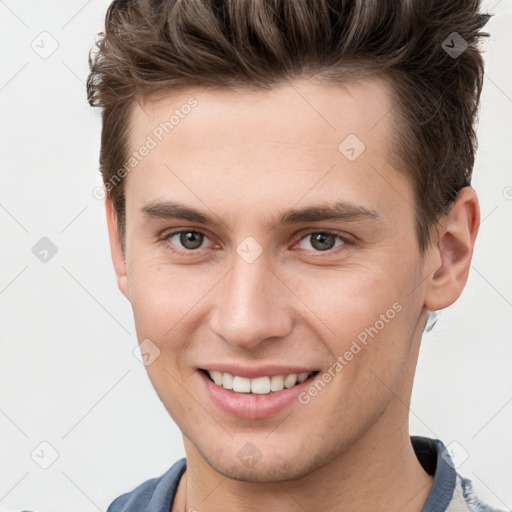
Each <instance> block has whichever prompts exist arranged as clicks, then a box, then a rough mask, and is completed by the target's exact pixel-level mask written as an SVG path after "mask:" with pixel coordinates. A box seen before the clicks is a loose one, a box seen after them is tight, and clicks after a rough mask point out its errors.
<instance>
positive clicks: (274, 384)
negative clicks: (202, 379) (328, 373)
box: [199, 368, 320, 396]
mask: <svg viewBox="0 0 512 512" xmlns="http://www.w3.org/2000/svg"><path fill="white" fill-rule="evenodd" d="M199 371H200V372H201V373H202V374H203V375H205V376H206V378H207V379H208V380H210V381H211V382H213V383H214V384H215V385H216V386H218V387H219V388H222V389H224V390H226V391H231V392H232V393H237V394H245V395H254V396H256V395H272V394H275V393H279V392H281V391H283V390H285V389H290V388H293V387H296V386H300V385H302V384H303V383H305V382H306V381H310V380H312V379H314V378H315V377H316V375H318V374H319V373H320V370H315V371H311V372H303V373H299V374H296V373H292V374H288V375H285V374H283V375H273V376H262V377H257V378H253V379H249V378H246V377H241V376H238V375H232V374H230V373H222V372H219V371H215V370H213V371H212V370H206V369H203V368H199Z"/></svg>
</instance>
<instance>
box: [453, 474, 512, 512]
mask: <svg viewBox="0 0 512 512" xmlns="http://www.w3.org/2000/svg"><path fill="white" fill-rule="evenodd" d="M452 503H454V504H459V503H460V504H464V505H466V507H467V508H466V509H464V510H468V511H469V512H506V510H505V509H502V508H496V507H493V506H491V505H489V504H487V503H485V502H484V501H482V500H481V499H480V498H478V497H477V495H476V494H475V491H474V489H473V483H472V482H471V480H469V479H468V478H464V477H463V476H461V475H459V474H457V482H456V485H455V491H454V493H453V500H452ZM455 510H458V509H457V508H454V511H455ZM460 510H463V509H460Z"/></svg>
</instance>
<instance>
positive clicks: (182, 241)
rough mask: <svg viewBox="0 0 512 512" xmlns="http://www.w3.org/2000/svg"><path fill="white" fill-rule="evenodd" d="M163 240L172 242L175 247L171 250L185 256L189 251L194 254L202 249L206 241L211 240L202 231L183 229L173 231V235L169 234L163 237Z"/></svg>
mask: <svg viewBox="0 0 512 512" xmlns="http://www.w3.org/2000/svg"><path fill="white" fill-rule="evenodd" d="M173 239H174V240H173ZM163 240H165V241H167V242H170V244H171V245H172V246H173V247H172V248H171V250H173V251H174V252H177V253H183V254H185V253H187V252H188V251H192V252H194V251H196V250H197V249H199V248H201V245H202V244H203V242H204V241H205V240H209V238H208V237H207V236H206V235H205V234H204V233H201V232H200V231H195V230H192V229H182V230H180V231H172V232H171V233H168V234H167V235H165V236H164V237H163ZM180 245H181V247H180ZM176 247H177V248H176Z"/></svg>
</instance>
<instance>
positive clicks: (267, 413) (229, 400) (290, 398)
mask: <svg viewBox="0 0 512 512" xmlns="http://www.w3.org/2000/svg"><path fill="white" fill-rule="evenodd" d="M199 374H200V376H201V379H202V380H203V382H204V385H205V387H206V392H207V393H208V395H209V397H210V398H211V400H212V402H213V403H214V404H216V405H217V406H218V407H219V408H220V409H222V410H223V411H224V412H226V413H228V414H231V415H233V416H237V417H239V418H247V419H251V420H254V419H259V418H269V417H271V416H274V415H275V414H277V413H279V412H281V411H282V410H284V409H286V408H287V407H289V406H290V405H291V404H292V403H293V402H295V401H298V396H299V395H300V394H301V393H302V392H303V391H305V390H306V389H307V388H308V387H309V385H310V384H311V383H312V382H313V380H314V379H315V378H316V377H317V376H318V373H316V374H312V375H310V376H309V377H308V378H307V379H306V380H305V381H304V382H301V383H300V384H298V385H295V386H292V387H291V388H285V389H283V390H282V391H271V392H270V393H268V394H266V395H258V394H253V393H236V392H235V391H230V390H228V389H224V388H223V387H222V386H217V384H215V383H214V382H212V381H211V380H210V379H209V378H208V376H207V375H206V374H205V373H204V372H203V371H199Z"/></svg>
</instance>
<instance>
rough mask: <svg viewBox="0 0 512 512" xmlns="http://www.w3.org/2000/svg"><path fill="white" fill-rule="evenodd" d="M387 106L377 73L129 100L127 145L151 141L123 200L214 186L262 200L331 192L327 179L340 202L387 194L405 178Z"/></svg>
mask: <svg viewBox="0 0 512 512" xmlns="http://www.w3.org/2000/svg"><path fill="white" fill-rule="evenodd" d="M393 106H394V105H393V100H392V95H391V90H390V86H389V85H388V83H387V82H385V81H384V80H382V79H376V78H372V79H365V80H361V81H359V82H356V83H348V84H345V85H342V86H341V85H336V86H333V85H327V84H320V83H318V82H315V81H307V80H304V81H297V82H293V83H289V84H286V85H282V86H279V87H274V88H272V89H270V90H265V91H242V90H233V89H199V88H188V89H182V90H180V91H175V92H173V93H170V94H169V95H167V96H164V97H160V98H159V99H158V101H151V100H150V101H148V102H144V103H143V104H140V103H138V102H137V103H135V104H134V109H133V112H132V117H131V126H130V128H131V130H130V135H129V150H130V153H134V152H139V153H140V149H141V148H143V147H144V146H148V147H149V146H151V148H150V149H149V150H145V151H144V153H145V155H144V156H143V157H142V158H140V160H139V161H138V162H137V165H136V167H135V168H134V170H133V171H132V172H130V173H128V175H127V178H126V180H127V181H126V189H125V190H126V196H127V204H128V202H129V201H130V202H133V201H136V202H137V203H139V204H140V203H141V202H142V201H148V200H152V199H154V198H155V196H162V197H164V196H168V195H172V194H173V193H174V194H176V195H178V196H180V197H181V196H183V195H186V196H187V197H188V198H190V199H191V200H192V201H193V202H194V203H195V204H197V205H199V202H198V198H200V197H203V198H204V197H209V198H210V200H211V198H212V195H214V194H215V192H217V196H218V197H222V198H223V200H225V201H234V200H235V199H236V197H238V198H239V199H244V200H247V201H248V200H250V199H251V198H253V200H254V202H255V203H258V202H261V199H262V198H266V199H268V200H269V202H268V204H267V207H270V205H271V204H272V200H273V199H276V200H277V199H278V198H279V197H289V199H290V200H292V199H294V200H295V201H297V200H298V199H299V198H300V197H301V196H304V195H305V194H306V193H307V194H308V195H309V198H311V199H312V198H314V197H317V198H321V197H322V196H323V195H325V194H326V193H327V194H331V195H332V194H333V186H336V187H337V190H338V195H341V196H346V197H345V199H347V200H348V201H352V202H356V200H358V201H359V202H360V203H362V204H364V202H365V201H364V198H365V196H367V197H368V198H370V199H371V200H377V202H379V198H378V195H380V196H382V197H381V202H382V199H383V198H386V194H388V200H390V201H392V200H393V197H391V196H396V194H397V190H396V187H397V186H398V185H397V183H394V182H396V181H400V180H402V181H403V177H400V173H398V172H397V167H396V166H395V164H394V159H393V154H394V152H393V148H394V144H395V142H396V141H395V139H394V136H393V134H394V128H393V127H394V124H395V120H394V117H393ZM148 142H149V144H148ZM327 174H328V175H329V176H327V177H325V176H326V175H327ZM386 180H387V181H388V182H389V181H390V180H391V182H393V183H391V185H390V186H388V187H387V189H385V188H384V182H385V181H386ZM370 182H372V186H373V187H374V190H373V191H372V190H370V188H371V187H369V183H370ZM400 186H402V188H403V184H402V185H400ZM393 189H394V190H393ZM234 191H236V196H235V195H234ZM409 192H410V191H407V190H406V191H402V194H401V195H402V196H403V195H404V194H405V195H406V196H407V195H409ZM372 194H373V196H374V197H371V196H372ZM130 196H131V197H132V200H133V201H131V200H130ZM228 198H229V199H228ZM341 199H343V197H341ZM394 200H395V201H396V197H395V198H394ZM411 201H412V199H411ZM388 202H389V201H388Z"/></svg>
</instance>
